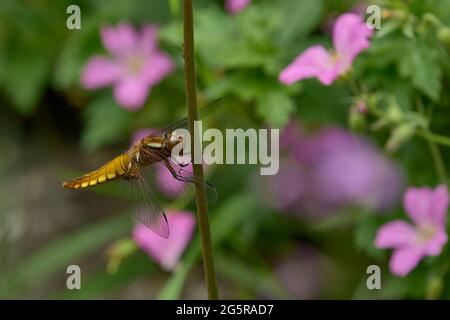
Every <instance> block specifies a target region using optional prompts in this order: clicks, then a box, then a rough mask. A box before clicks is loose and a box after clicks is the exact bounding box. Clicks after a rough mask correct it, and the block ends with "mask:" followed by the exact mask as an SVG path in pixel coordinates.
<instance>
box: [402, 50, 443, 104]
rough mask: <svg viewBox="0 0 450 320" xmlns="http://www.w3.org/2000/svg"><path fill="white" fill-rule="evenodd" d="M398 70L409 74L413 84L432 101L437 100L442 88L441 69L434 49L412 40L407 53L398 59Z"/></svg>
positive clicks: (406, 74)
mask: <svg viewBox="0 0 450 320" xmlns="http://www.w3.org/2000/svg"><path fill="white" fill-rule="evenodd" d="M399 68H400V72H401V74H403V75H404V76H410V77H411V80H412V83H413V86H414V87H415V88H416V89H418V90H420V91H421V92H422V93H423V94H424V95H426V96H428V97H429V98H430V99H431V100H433V101H435V102H436V101H438V100H439V97H440V94H441V89H442V83H441V78H442V70H441V68H440V66H439V61H438V53H437V52H436V49H435V48H433V47H430V46H428V45H426V44H424V43H419V42H412V43H410V45H409V50H408V54H407V55H406V56H404V57H403V58H402V59H401V60H400V64H399Z"/></svg>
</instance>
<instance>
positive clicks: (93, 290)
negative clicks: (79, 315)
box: [55, 253, 157, 299]
mask: <svg viewBox="0 0 450 320" xmlns="http://www.w3.org/2000/svg"><path fill="white" fill-rule="evenodd" d="M155 270H157V267H156V265H155V264H154V263H152V262H151V260H150V259H149V257H148V256H147V255H145V254H144V253H142V254H139V255H135V256H133V257H130V258H129V259H126V261H124V263H123V265H122V266H121V267H120V268H119V269H118V270H117V272H115V273H113V274H110V273H108V272H107V271H106V268H105V267H104V266H103V267H102V268H101V270H98V271H96V272H92V273H91V274H88V275H87V276H85V275H83V277H85V278H86V280H83V283H82V290H64V291H63V292H61V293H60V294H58V295H57V296H56V297H55V298H57V299H96V298H101V295H102V294H104V293H107V292H110V291H112V290H114V289H118V288H120V287H123V286H125V285H127V284H129V283H130V282H132V281H133V280H135V279H137V278H139V277H142V276H144V275H147V274H149V272H151V271H155Z"/></svg>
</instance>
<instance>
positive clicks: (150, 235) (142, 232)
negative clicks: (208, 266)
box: [133, 212, 195, 271]
mask: <svg viewBox="0 0 450 320" xmlns="http://www.w3.org/2000/svg"><path fill="white" fill-rule="evenodd" d="M167 220H168V222H169V228H170V233H171V236H170V237H169V238H168V239H164V238H162V237H160V236H159V235H158V234H156V233H155V232H153V231H152V230H150V229H149V228H147V227H146V226H144V225H142V224H137V225H136V226H135V227H134V229H133V239H134V241H135V242H136V243H137V245H138V246H139V247H140V248H141V249H142V250H144V251H145V252H146V253H147V254H148V255H149V256H151V257H153V259H155V260H156V261H157V262H158V263H159V264H160V265H161V267H162V268H163V269H164V270H167V271H173V270H174V269H175V267H176V266H177V264H178V261H179V259H180V257H181V254H182V253H183V251H184V249H185V248H186V246H187V244H188V243H189V241H190V240H191V238H192V235H193V233H194V229H195V218H194V215H193V214H192V213H191V212H169V213H168V215H167Z"/></svg>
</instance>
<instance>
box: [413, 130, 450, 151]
mask: <svg viewBox="0 0 450 320" xmlns="http://www.w3.org/2000/svg"><path fill="white" fill-rule="evenodd" d="M417 135H419V136H420V137H422V138H425V139H426V140H428V141H432V142H435V143H438V144H442V145H444V146H447V147H450V137H446V136H442V135H439V134H436V133H432V132H429V131H425V130H418V131H417Z"/></svg>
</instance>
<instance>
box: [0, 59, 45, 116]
mask: <svg viewBox="0 0 450 320" xmlns="http://www.w3.org/2000/svg"><path fill="white" fill-rule="evenodd" d="M49 68H50V61H49V60H48V58H47V57H44V56H40V55H38V54H34V55H30V54H29V52H28V51H22V50H19V51H18V52H15V53H14V54H13V56H12V57H10V58H9V59H8V63H5V64H4V69H3V70H2V73H3V76H2V77H3V79H0V80H1V82H2V83H3V86H4V88H5V91H6V92H7V93H8V94H9V95H10V97H11V99H12V101H13V103H14V106H15V107H16V108H17V109H18V111H19V112H21V113H23V114H30V113H31V112H33V111H34V109H35V107H36V104H37V102H38V100H39V99H40V97H41V95H42V92H43V89H44V87H45V85H46V81H47V78H48V74H49V71H50V70H49Z"/></svg>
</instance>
